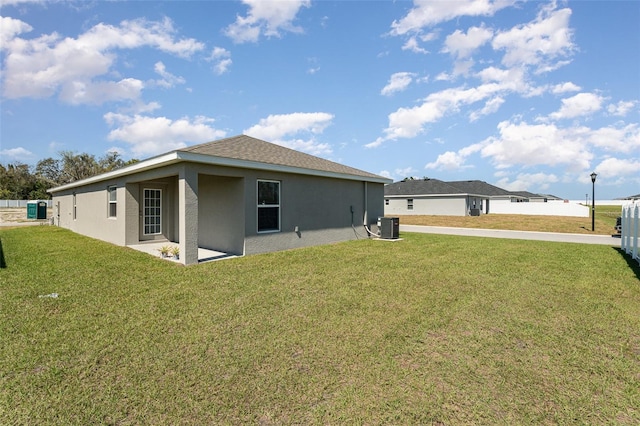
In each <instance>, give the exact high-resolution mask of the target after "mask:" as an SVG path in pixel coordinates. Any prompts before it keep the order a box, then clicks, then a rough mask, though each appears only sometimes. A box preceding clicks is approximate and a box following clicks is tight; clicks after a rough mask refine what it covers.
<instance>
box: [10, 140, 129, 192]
mask: <svg viewBox="0 0 640 426" xmlns="http://www.w3.org/2000/svg"><path fill="white" fill-rule="evenodd" d="M59 155H60V158H59V159H56V158H45V159H44V160H40V161H38V163H37V164H36V166H35V167H33V170H31V168H30V167H29V166H28V165H26V164H22V163H13V164H7V165H6V167H5V166H3V165H2V164H0V199H12V200H28V199H31V200H35V199H38V200H44V199H49V198H51V195H50V194H49V193H47V189H49V188H52V187H55V186H60V185H64V184H67V183H71V182H74V181H77V180H80V179H86V178H89V177H91V176H95V175H97V174H100V173H105V172H110V171H112V170H116V169H119V168H121V167H124V166H128V165H130V164H134V163H137V162H138V160H136V159H132V160H129V161H126V162H125V161H124V160H123V159H122V158H121V157H120V154H119V153H118V152H115V151H112V152H108V153H106V154H105V155H104V156H103V157H100V158H99V159H97V160H96V157H95V156H93V155H91V154H87V153H81V154H76V153H74V152H72V151H62V152H60V153H59Z"/></svg>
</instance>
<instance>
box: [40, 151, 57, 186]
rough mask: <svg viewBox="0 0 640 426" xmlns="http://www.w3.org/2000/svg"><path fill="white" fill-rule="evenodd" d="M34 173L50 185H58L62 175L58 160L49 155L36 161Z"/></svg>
mask: <svg viewBox="0 0 640 426" xmlns="http://www.w3.org/2000/svg"><path fill="white" fill-rule="evenodd" d="M35 175H36V176H37V177H38V178H39V179H41V180H43V181H45V182H46V183H48V184H50V185H52V186H56V185H59V184H60V182H61V177H62V169H61V162H60V160H56V159H54V158H51V157H49V158H45V159H44V160H40V161H38V164H36V169H35Z"/></svg>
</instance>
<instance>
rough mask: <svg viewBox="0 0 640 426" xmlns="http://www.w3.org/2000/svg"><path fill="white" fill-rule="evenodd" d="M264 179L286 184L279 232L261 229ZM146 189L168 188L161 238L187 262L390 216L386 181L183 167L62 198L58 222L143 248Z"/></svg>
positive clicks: (343, 233)
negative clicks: (112, 189) (207, 253)
mask: <svg viewBox="0 0 640 426" xmlns="http://www.w3.org/2000/svg"><path fill="white" fill-rule="evenodd" d="M259 179H260V180H261V179H264V180H275V181H279V182H280V230H279V231H278V232H266V233H259V232H258V230H257V214H258V212H257V210H258V206H257V181H258V180H259ZM110 185H117V215H116V217H115V218H109V217H108V192H107V187H108V186H110ZM145 188H160V189H162V194H163V224H162V227H163V235H162V236H160V238H167V239H168V240H171V241H175V242H177V243H179V244H180V252H181V258H182V260H183V261H184V262H185V263H194V258H195V261H196V262H197V247H198V246H200V247H206V248H211V249H214V250H219V251H224V252H228V253H233V254H256V253H264V252H271V251H278V250H285V249H291V248H297V247H305V246H312V245H319V244H327V243H332V242H338V241H345V240H350V239H356V238H364V237H366V235H367V234H366V231H365V229H364V227H363V224H365V223H366V224H367V225H368V226H371V225H373V224H375V223H376V221H377V218H378V217H379V216H382V215H383V214H384V205H383V196H384V185H383V184H382V183H379V184H378V183H372V182H363V181H358V180H347V179H337V178H329V177H322V176H309V175H299V174H292V173H284V172H277V171H264V170H253V169H243V168H234V167H227V166H215V165H200V164H194V163H178V164H173V165H168V166H164V167H159V168H157V169H153V170H149V171H142V172H139V173H136V174H132V175H127V176H123V177H120V178H118V179H112V180H107V181H102V182H98V183H95V184H88V185H84V186H81V187H77V188H73V189H69V190H64V191H58V192H56V193H54V194H53V195H54V197H53V198H54V205H56V203H58V202H59V203H60V219H59V220H58V221H57V224H58V225H59V226H61V227H64V228H68V229H70V230H72V231H74V232H78V233H80V234H83V235H87V236H89V237H93V238H97V239H101V240H104V241H108V242H111V243H114V244H117V245H127V244H136V243H138V242H139V241H140V239H141V238H142V237H143V236H142V235H141V234H142V233H141V229H142V225H141V217H142V203H143V201H142V191H143V190H144V189H145ZM73 193H75V194H76V203H77V217H76V219H75V220H73ZM354 228H355V229H354ZM181 236H185V238H186V240H185V241H180V240H181ZM194 250H195V251H194Z"/></svg>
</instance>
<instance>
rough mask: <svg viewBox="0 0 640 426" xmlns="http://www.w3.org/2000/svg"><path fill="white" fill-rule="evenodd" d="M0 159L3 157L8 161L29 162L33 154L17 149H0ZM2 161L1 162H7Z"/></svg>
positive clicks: (23, 149) (20, 148)
mask: <svg viewBox="0 0 640 426" xmlns="http://www.w3.org/2000/svg"><path fill="white" fill-rule="evenodd" d="M0 157H5V158H6V159H7V160H8V161H29V160H33V158H34V154H33V152H31V151H29V150H28V149H25V148H22V147H18V148H9V149H0ZM7 160H4V159H3V160H2V161H7Z"/></svg>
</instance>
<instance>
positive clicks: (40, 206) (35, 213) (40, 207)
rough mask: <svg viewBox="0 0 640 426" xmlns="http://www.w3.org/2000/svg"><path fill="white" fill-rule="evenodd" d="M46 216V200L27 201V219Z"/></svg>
mask: <svg viewBox="0 0 640 426" xmlns="http://www.w3.org/2000/svg"><path fill="white" fill-rule="evenodd" d="M46 218H47V202H46V201H29V202H28V203H27V219H46Z"/></svg>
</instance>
